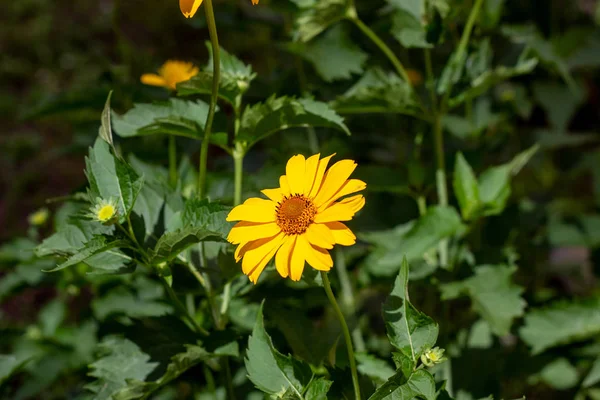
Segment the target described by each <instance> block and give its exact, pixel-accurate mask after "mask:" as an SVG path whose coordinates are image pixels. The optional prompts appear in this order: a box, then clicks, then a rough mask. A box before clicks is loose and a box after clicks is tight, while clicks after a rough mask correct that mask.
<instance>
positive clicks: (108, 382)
mask: <svg viewBox="0 0 600 400" xmlns="http://www.w3.org/2000/svg"><path fill="white" fill-rule="evenodd" d="M99 349H100V351H101V352H102V354H103V356H102V358H100V359H98V360H96V361H95V362H94V363H92V364H91V365H90V369H91V371H90V373H89V375H90V376H92V377H94V378H96V381H94V382H92V383H90V384H88V385H86V388H87V389H89V390H90V391H91V392H93V393H94V396H93V397H92V398H93V399H94V400H109V399H112V396H113V395H114V394H115V393H117V392H118V391H119V390H120V389H122V388H124V387H126V386H127V380H128V379H136V380H144V379H146V377H147V376H148V375H149V374H150V373H151V372H152V371H153V370H154V369H155V368H156V366H157V365H158V364H157V363H154V362H149V360H150V356H148V355H147V354H145V353H143V352H142V351H141V350H140V348H139V347H138V346H137V345H136V344H135V343H133V342H131V341H129V340H127V339H124V338H121V337H117V336H108V337H106V338H104V340H103V341H102V342H101V343H100V344H99Z"/></svg>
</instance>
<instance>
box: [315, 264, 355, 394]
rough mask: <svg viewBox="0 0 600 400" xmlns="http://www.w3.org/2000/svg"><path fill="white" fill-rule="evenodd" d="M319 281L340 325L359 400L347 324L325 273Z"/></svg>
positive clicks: (322, 273) (322, 272)
mask: <svg viewBox="0 0 600 400" xmlns="http://www.w3.org/2000/svg"><path fill="white" fill-rule="evenodd" d="M321 279H323V288H325V293H326V294H327V298H328V299H329V302H330V303H331V305H332V306H333V309H334V311H335V314H336V315H337V318H338V320H339V321H340V324H341V325H342V332H343V334H344V340H345V342H346V350H347V351H348V362H349V363H350V371H351V373H352V384H353V386H354V397H355V399H356V400H361V397H360V385H359V384H358V371H357V369H356V360H355V358H354V349H353V347H352V338H351V337H350V330H349V329H348V324H347V323H346V319H345V318H344V314H343V313H342V310H341V309H340V306H339V305H338V303H337V301H336V299H335V296H334V295H333V291H332V290H331V283H330V282H329V277H328V276H327V272H325V271H321Z"/></svg>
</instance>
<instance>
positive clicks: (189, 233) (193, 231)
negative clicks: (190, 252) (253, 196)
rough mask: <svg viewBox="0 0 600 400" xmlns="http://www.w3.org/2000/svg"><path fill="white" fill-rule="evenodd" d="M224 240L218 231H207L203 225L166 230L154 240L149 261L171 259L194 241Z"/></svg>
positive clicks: (154, 262) (155, 262)
mask: <svg viewBox="0 0 600 400" xmlns="http://www.w3.org/2000/svg"><path fill="white" fill-rule="evenodd" d="M225 241H226V240H225V237H223V235H221V234H220V233H219V232H213V231H209V230H207V229H205V228H203V227H194V226H188V227H185V228H182V229H178V230H176V231H173V232H167V233H165V234H164V235H162V236H161V237H160V239H158V242H156V246H154V250H153V251H152V257H151V259H150V263H151V264H158V263H161V262H165V261H171V260H172V259H174V258H175V257H177V256H178V255H179V253H181V252H182V251H184V250H185V249H187V248H188V247H190V246H191V245H193V244H196V243H200V242H225Z"/></svg>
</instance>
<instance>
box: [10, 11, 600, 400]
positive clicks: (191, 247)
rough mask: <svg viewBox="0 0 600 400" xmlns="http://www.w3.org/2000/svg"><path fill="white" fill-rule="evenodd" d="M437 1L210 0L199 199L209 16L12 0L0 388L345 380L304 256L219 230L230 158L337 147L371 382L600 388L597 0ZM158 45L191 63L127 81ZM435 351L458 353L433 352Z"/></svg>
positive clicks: (297, 384) (588, 394) (323, 391)
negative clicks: (204, 184) (253, 249)
mask: <svg viewBox="0 0 600 400" xmlns="http://www.w3.org/2000/svg"><path fill="white" fill-rule="evenodd" d="M422 4H424V3H423V2H421V1H408V0H389V1H383V0H381V1H380V0H369V1H367V0H356V1H355V2H354V3H352V2H350V1H346V0H318V1H317V0H294V1H290V0H271V1H267V0H261V2H260V5H259V6H255V7H252V6H251V5H250V2H248V1H245V0H244V1H242V0H240V1H233V0H221V1H215V9H216V17H217V25H218V29H219V35H220V40H221V45H222V47H223V49H224V50H226V52H223V53H222V58H223V60H222V65H223V78H222V83H221V89H220V96H221V101H220V103H219V106H220V109H219V112H218V113H217V117H216V122H215V125H214V127H213V132H215V133H214V135H213V140H212V144H213V146H211V147H210V153H209V176H208V197H209V199H210V200H211V202H208V201H206V200H199V199H197V198H195V196H194V190H195V185H196V180H197V176H196V172H195V165H196V163H197V158H198V152H199V148H200V142H199V140H198V139H199V138H200V137H201V136H202V133H203V131H204V121H205V119H206V113H207V111H208V105H207V103H206V102H207V101H208V95H207V93H209V91H210V79H211V74H210V69H208V68H205V66H207V65H209V61H210V47H208V48H207V46H205V44H204V43H205V41H206V40H207V38H208V33H207V29H206V26H205V21H204V18H203V15H201V14H202V13H201V12H199V13H198V15H197V16H196V17H195V18H193V19H191V20H185V19H184V18H183V17H182V16H181V14H180V13H179V10H178V8H177V4H176V1H154V0H153V1H141V0H128V1H118V0H113V1H99V2H98V1H97V2H92V1H77V2H72V1H63V0H59V1H49V0H27V1H19V2H6V4H2V5H1V6H0V7H1V8H2V11H1V15H2V19H3V23H2V24H0V43H1V45H2V49H3V51H2V54H3V57H2V58H1V59H0V71H1V74H0V82H1V84H2V87H3V88H5V89H4V90H3V91H2V93H0V110H1V112H0V119H1V122H2V123H1V124H0V126H2V128H0V129H2V133H3V135H2V137H0V143H1V144H2V148H3V149H2V154H3V155H2V157H1V158H0V166H1V168H0V171H1V172H0V182H1V185H2V189H0V191H1V193H2V199H1V202H0V221H1V222H2V226H3V228H4V229H2V230H1V231H0V237H1V238H2V241H3V244H2V246H1V247H0V304H1V306H0V337H1V340H0V354H1V355H0V397H1V398H10V399H13V398H14V399H28V398H40V399H64V398H74V399H79V398H93V399H108V398H111V396H112V398H116V399H138V398H156V399H188V398H195V399H213V398H226V396H227V394H226V393H227V386H228V385H227V382H229V381H231V382H232V384H231V386H232V389H231V390H232V391H233V392H235V395H236V398H240V399H260V398H263V396H264V393H267V394H268V396H271V397H272V398H299V397H300V398H306V399H320V398H331V399H342V398H352V391H351V389H352V384H351V381H350V374H349V371H348V360H347V356H346V355H345V352H344V343H343V338H342V337H341V336H340V328H339V324H338V322H337V320H336V319H335V316H334V314H333V311H332V310H331V309H330V307H329V306H328V303H327V299H326V297H325V294H324V293H323V290H322V288H320V287H319V286H320V285H321V282H320V280H319V279H318V278H316V275H314V274H311V273H310V271H307V272H305V276H304V278H303V280H302V281H301V282H300V283H292V282H290V281H289V280H282V279H280V278H279V277H278V276H277V275H276V273H274V271H272V270H269V271H267V272H266V273H265V274H264V276H263V277H261V280H260V282H259V284H258V285H257V286H252V285H251V284H249V283H248V280H247V278H246V277H245V276H243V275H241V276H240V268H239V266H237V265H235V264H234V263H233V259H232V256H231V251H232V250H231V249H230V248H229V247H230V246H228V245H227V244H225V243H224V242H223V237H224V236H226V233H227V231H228V229H229V228H230V225H229V224H228V223H226V222H225V216H226V215H227V212H228V210H229V206H230V205H231V204H233V202H234V197H235V196H234V194H235V190H234V188H235V183H234V178H233V176H234V175H233V171H234V161H233V160H232V159H233V158H235V157H238V160H239V158H240V157H241V156H240V154H243V155H244V157H243V163H244V180H243V191H242V193H241V196H242V198H247V197H250V196H256V195H258V191H259V190H260V189H262V188H266V187H274V185H276V182H277V178H278V176H279V174H280V173H281V171H282V170H283V168H284V165H285V161H286V160H287V159H288V158H289V157H290V156H291V155H293V154H297V153H303V154H305V155H309V154H313V153H316V152H321V154H323V155H328V154H331V153H334V152H335V153H337V157H338V159H340V158H345V157H348V158H353V159H355V160H357V161H358V163H359V167H358V169H357V172H356V175H358V177H360V178H361V179H363V180H365V181H366V182H367V183H368V186H367V194H366V196H367V202H366V206H365V208H364V209H363V211H362V212H361V214H360V215H359V216H358V218H356V219H355V220H354V221H352V223H351V227H352V228H353V230H354V231H355V232H357V234H358V237H359V239H360V240H359V243H358V244H357V245H356V246H354V247H352V248H348V249H343V250H338V251H336V253H335V261H336V265H335V267H334V269H333V270H332V273H331V274H330V275H331V279H332V281H333V284H334V288H335V289H336V293H337V295H338V298H339V299H340V302H341V304H342V307H343V309H344V312H345V313H346V315H347V318H348V320H349V322H350V325H351V328H352V336H353V341H354V343H355V347H356V350H357V352H358V354H357V361H358V369H359V372H360V375H361V387H362V391H363V397H364V398H368V397H369V396H372V397H371V398H374V399H383V398H389V399H412V398H421V399H427V400H429V399H434V398H440V399H447V398H454V399H457V400H458V399H460V400H467V399H479V398H486V396H493V398H497V399H502V398H505V399H514V398H520V397H522V396H526V397H527V398H530V399H544V400H546V399H574V398H575V399H580V400H583V399H600V342H599V341H598V338H599V337H600V297H599V289H598V276H599V274H600V269H599V265H600V252H599V250H598V248H599V247H600V213H599V206H600V151H599V149H598V145H597V143H598V139H599V135H598V127H599V123H600V121H599V119H598V116H599V115H600V112H599V111H600V110H599V97H598V66H599V65H600V34H599V29H598V26H597V24H598V22H599V21H600V17H599V16H600V4H599V3H597V2H596V1H594V0H579V1H566V0H551V1H547V2H537V1H520V2H509V1H502V0H484V1H470V0H432V1H427V2H426V5H427V7H422V6H421V5H422ZM478 5H479V6H481V9H480V10H479V12H478V13H475V14H474V13H473V12H472V10H473V8H474V7H477V6H478ZM472 15H475V18H474V19H472V21H471V22H469V19H470V16H472ZM470 24H472V25H471V28H472V31H471V32H470V35H468V37H466V39H468V40H464V38H465V34H464V32H466V31H469V29H470ZM373 35H377V36H376V37H374V36H373ZM379 38H380V39H379ZM377 40H380V41H382V43H378V42H377ZM383 43H385V44H384V45H383V46H386V45H387V47H389V49H391V51H392V53H393V54H395V55H396V56H397V57H398V61H396V62H394V61H393V59H392V60H390V58H389V57H388V56H389V54H388V55H386V53H385V52H384V51H382V48H384V47H383V46H381V45H382V44H383ZM387 47H386V48H387ZM170 58H175V59H184V60H190V61H194V62H195V63H196V64H197V65H198V66H200V67H201V70H202V72H201V73H200V74H199V75H198V76H197V77H196V78H193V79H192V80H190V81H189V82H186V83H184V84H180V85H179V86H178V89H177V93H173V94H170V93H168V92H167V91H165V90H162V89H160V88H151V87H145V86H143V85H141V84H140V83H139V76H140V75H141V74H142V73H145V72H151V71H153V70H156V69H157V68H158V66H160V64H162V63H163V62H164V61H165V60H166V59H170ZM398 62H399V63H401V66H400V68H398ZM250 66H251V67H250ZM110 90H112V91H113V94H112V100H111V103H110V105H111V107H112V110H113V113H112V121H110V118H109V117H110V116H111V113H110V108H108V107H106V100H107V95H108V93H109V91H110ZM242 95H243V101H242V102H238V100H239V99H242V97H241V96H242ZM103 110H104V113H103ZM242 110H243V112H242ZM236 117H239V118H240V120H239V121H240V125H239V126H234V125H235V124H234V120H235V119H236ZM307 125H308V126H309V127H308V128H307V127H306V126H307ZM283 126H286V127H289V129H285V130H282V129H281V128H282V127H283ZM313 126H314V127H313ZM99 127H100V136H101V137H104V138H105V139H107V138H111V137H112V138H113V140H114V144H115V146H114V147H113V146H112V145H109V144H107V143H106V142H105V141H103V140H101V139H97V137H98V129H99ZM111 131H112V136H111ZM234 131H235V132H236V135H235V138H233V137H232V133H233V132H234ZM437 134H439V135H440V137H441V135H443V137H444V139H445V141H444V142H443V147H439V146H438V145H439V144H440V142H439V141H436V138H437V137H438V136H436V135H437ZM169 137H176V145H177V149H176V150H177V155H178V163H177V165H176V166H175V167H176V177H177V179H176V180H175V181H174V180H173V176H174V175H173V169H171V171H170V170H169V164H168V150H167V148H168V141H169ZM233 139H235V140H233ZM440 149H441V150H442V151H439V150H440ZM231 155H233V156H234V157H231ZM240 162H241V161H240ZM442 169H443V170H445V177H444V176H442V179H441V181H442V182H446V183H447V193H448V196H447V198H444V197H445V196H444V191H443V190H440V179H439V178H438V179H437V182H436V174H437V176H438V177H439V171H441V170H442ZM84 170H85V171H86V173H85V174H84V173H83V171H84ZM436 171H437V172H436ZM88 195H89V197H91V200H92V201H94V200H95V198H96V197H115V198H118V199H119V200H120V201H121V202H120V203H119V212H120V217H121V221H120V222H121V223H122V224H123V226H127V227H129V228H131V229H130V230H128V231H125V232H121V231H119V230H118V229H117V228H116V227H115V226H103V225H101V224H98V223H94V222H92V221H89V219H86V218H85V214H86V213H87V211H88V209H89V207H90V204H89V198H88ZM48 199H50V200H48ZM47 200H48V202H46V201H47ZM40 207H47V208H48V209H49V211H50V217H49V219H48V220H47V221H45V222H44V221H42V223H39V221H38V222H36V221H35V220H32V219H31V218H29V219H28V218H27V217H28V215H30V214H31V213H32V212H34V211H35V210H36V209H39V208H40ZM126 217H128V218H129V220H128V218H126ZM200 241H202V242H203V243H204V245H203V246H204V252H205V253H206V258H207V264H203V268H202V269H201V272H202V274H203V279H208V282H209V283H210V284H209V285H208V286H204V287H203V286H201V285H199V283H198V282H197V281H196V279H195V276H194V274H193V271H195V270H194V268H189V267H190V265H192V266H193V265H197V264H199V263H200V261H201V260H200V259H199V257H198V252H197V251H196V249H197V245H196V243H197V242H200ZM136 242H139V243H136ZM140 243H141V245H140ZM136 244H137V246H136ZM138 246H139V247H142V248H143V249H144V252H145V254H144V255H143V257H142V256H140V255H139V254H138V253H139V249H138ZM34 249H35V251H34ZM405 257H406V262H403V260H404V258H405ZM409 264H410V267H409ZM52 269H54V270H56V271H55V272H53V273H47V272H42V271H48V270H52ZM409 269H410V281H408V278H409ZM407 286H408V289H407V288H406V287H407ZM226 288H229V289H227V290H229V292H227V291H226ZM407 290H408V292H407ZM408 294H410V302H408ZM225 299H227V300H225ZM224 303H225V304H226V306H223V304H224ZM223 307H224V308H223ZM223 309H224V311H225V312H224V313H221V314H222V315H221V314H219V311H221V310H223ZM215 310H216V311H217V315H216V316H215V315H214V312H215ZM292 316H293V317H292ZM204 330H208V335H205V334H202V332H203V331H204ZM433 346H439V347H442V348H445V349H446V353H445V356H446V357H447V358H448V360H447V361H446V362H444V363H441V364H439V365H436V366H434V367H432V368H419V367H418V366H419V365H421V361H420V357H421V355H423V354H425V353H426V352H427V350H429V349H430V348H431V347H433ZM444 381H445V383H442V382H444ZM444 385H445V386H444ZM230 396H231V395H230ZM451 396H452V397H451Z"/></svg>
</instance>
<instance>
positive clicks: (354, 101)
mask: <svg viewBox="0 0 600 400" xmlns="http://www.w3.org/2000/svg"><path fill="white" fill-rule="evenodd" d="M333 107H334V108H335V109H336V110H337V111H338V112H340V113H342V114H351V113H354V112H357V113H363V112H370V113H397V114H408V115H413V114H415V112H416V111H417V102H416V100H415V97H414V92H413V91H412V89H411V87H410V85H409V84H408V83H407V82H405V81H404V80H402V79H400V78H399V77H398V75H396V74H394V73H391V72H384V71H383V70H381V69H379V68H372V69H369V70H368V71H367V72H366V73H365V74H364V75H363V76H362V77H361V78H360V80H358V82H356V83H355V84H354V85H353V86H352V87H351V88H350V89H348V91H346V93H344V94H343V95H341V96H339V97H338V98H337V99H336V100H335V102H333Z"/></svg>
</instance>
